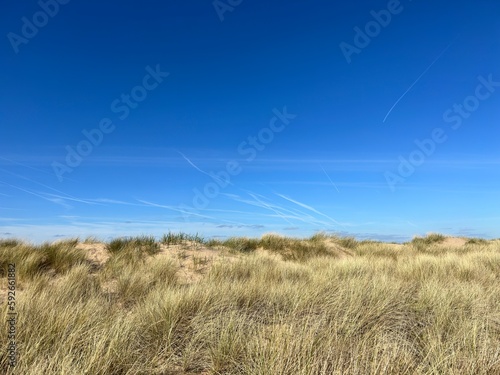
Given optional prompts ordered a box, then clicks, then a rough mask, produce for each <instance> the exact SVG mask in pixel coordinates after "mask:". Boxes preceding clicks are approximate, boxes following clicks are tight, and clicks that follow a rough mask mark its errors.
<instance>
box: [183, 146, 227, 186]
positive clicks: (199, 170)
mask: <svg viewBox="0 0 500 375" xmlns="http://www.w3.org/2000/svg"><path fill="white" fill-rule="evenodd" d="M176 151H177V150H176ZM177 152H178V153H179V154H180V155H181V156H182V157H183V158H184V160H186V161H187V162H188V163H189V164H190V165H191V166H192V167H193V168H194V169H196V170H197V171H198V172H201V173H203V174H205V175H207V176H209V177H210V178H212V179H214V180H217V181H219V182H220V183H221V184H224V183H228V184H229V185H233V183H232V182H231V181H222V180H221V179H220V178H219V177H217V176H215V175H211V174H210V173H207V172H205V171H204V170H203V169H201V168H199V167H198V166H197V165H196V164H194V163H193V162H192V161H191V160H189V158H188V157H187V156H186V155H184V154H183V153H182V152H180V151H177Z"/></svg>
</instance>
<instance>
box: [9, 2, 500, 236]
mask: <svg viewBox="0 0 500 375" xmlns="http://www.w3.org/2000/svg"><path fill="white" fill-rule="evenodd" d="M499 14H500V3H499V2H498V1H496V0H481V1H474V2H473V1H461V0H458V1H455V2H453V5H451V4H450V2H445V1H439V0H438V1H434V2H424V1H410V0H406V1H397V0H391V1H355V2H351V3H349V2H340V3H336V2H332V1H326V0H325V1H323V0H313V1H308V2H306V1H289V0H288V1H284V0H276V1H272V2H269V1H247V0H243V1H239V0H218V1H169V2H163V1H140V2H139V1H122V2H120V3H119V4H118V3H116V2H113V3H111V2H108V3H103V2H98V1H85V2H81V1H76V0H71V1H68V0H64V1H63V0H59V2H56V0H42V1H40V2H36V1H26V2H18V1H12V0H9V1H7V2H6V3H5V4H4V10H3V12H2V13H1V15H0V25H1V26H0V28H1V29H2V35H3V42H1V43H0V56H1V58H0V69H1V71H2V72H3V74H2V80H1V85H0V95H1V97H2V104H1V111H0V123H1V131H0V236H2V237H21V238H25V239H28V240H32V241H42V240H53V239H56V238H59V237H62V236H73V237H74V236H80V237H85V236H87V235H94V236H97V237H100V238H102V239H108V238H110V237H116V236H123V235H136V234H151V235H158V236H159V235H161V234H162V233H165V232H168V231H183V232H188V233H196V232H197V233H199V234H201V235H204V236H206V237H211V236H219V237H224V236H233V235H237V236H243V235H246V236H260V235H262V234H263V233H267V232H279V233H282V234H285V235H289V236H307V235H311V234H313V233H315V232H317V231H327V232H335V233H340V234H343V235H354V236H357V237H358V238H374V239H381V240H389V241H403V240H407V239H409V238H411V237H412V236H414V235H424V234H426V233H428V232H442V233H446V234H453V235H464V236H481V237H487V238H490V237H500V225H499V224H500V203H499V202H500V199H498V198H499V184H500V173H499V166H500V157H499V151H498V150H499V136H500V130H499V129H500V127H499V125H500V111H499V108H500V18H499V17H498V15H499Z"/></svg>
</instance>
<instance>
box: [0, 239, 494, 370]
mask: <svg viewBox="0 0 500 375" xmlns="http://www.w3.org/2000/svg"><path fill="white" fill-rule="evenodd" d="M446 240H447V238H446V237H444V236H442V237H441V235H431V236H428V238H425V237H424V238H416V239H414V240H413V241H411V242H409V243H406V244H403V245H395V244H385V243H380V242H373V241H356V240H355V239H353V238H339V237H335V236H329V235H325V234H318V235H315V236H312V237H310V238H307V239H293V238H286V237H280V236H277V235H267V236H264V237H263V238H261V239H248V238H231V239H228V240H225V241H214V240H204V239H202V238H200V237H198V236H189V235H184V234H182V235H177V234H171V233H170V234H168V235H165V236H164V237H163V238H162V239H161V240H160V241H156V240H154V239H153V238H151V237H144V236H143V237H139V238H132V239H119V240H114V241H111V242H110V243H108V244H107V245H106V246H105V247H103V248H105V249H106V250H105V251H107V252H108V255H109V259H107V261H106V262H105V263H103V264H100V265H98V266H96V265H95V264H92V263H91V262H90V261H89V260H88V258H87V256H86V253H85V251H84V250H83V249H82V248H81V247H78V246H77V244H78V241H77V240H71V241H63V242H59V243H57V244H44V245H41V246H33V245H30V244H26V243H24V242H22V241H13V240H3V241H0V264H1V265H2V271H1V277H2V278H1V280H2V284H1V286H2V289H6V286H7V273H8V272H7V267H8V264H9V263H15V264H16V278H17V281H18V283H17V290H16V310H17V313H18V320H17V335H16V341H17V346H18V362H17V365H16V366H15V367H9V365H8V358H7V356H6V345H5V343H6V342H7V337H6V336H7V329H8V324H7V312H8V307H7V304H6V301H5V299H6V297H3V298H4V300H3V301H2V303H1V310H0V311H1V314H0V315H1V317H2V321H1V324H0V341H1V342H2V344H3V345H4V346H5V347H4V348H2V352H1V355H0V372H1V373H5V374H33V375H37V374H40V375H41V374H103V375H104V374H117V375H118V374H262V375H267V374H290V375H292V374H304V375H306V374H307V375H309V374H325V375H326V374H339V375H340V374H381V375H382V374H394V375H396V374H398V375H399V374H422V375H423V374H426V375H431V374H432V375H437V374H451V375H454V374H456V375H459V374H460V375H464V374H470V375H472V374H484V375H497V374H500V241H485V240H479V239H471V240H463V241H462V242H463V243H461V244H459V245H457V244H454V245H449V244H447V242H446ZM94 243H95V242H94V241H85V245H86V246H93V244H94ZM176 246H177V247H176ZM190 246H191V247H190ZM176 249H177V250H176ZM188 250H189V251H191V250H192V251H193V252H201V251H205V252H210V254H212V253H214V254H219V252H223V251H227V252H228V253H229V254H231V257H230V258H229V257H228V258H225V257H220V258H218V261H217V262H215V261H214V262H212V263H211V265H210V267H208V268H207V269H206V272H204V273H203V274H200V275H199V276H200V277H199V278H198V279H196V280H195V281H192V282H187V281H186V279H184V278H183V275H184V273H185V272H186V264H187V263H182V262H181V261H180V260H178V259H180V258H176V257H175V256H174V257H171V258H169V257H167V255H169V254H170V253H172V252H174V251H183V252H186V251H188ZM163 255H165V256H163ZM186 256H188V255H186Z"/></svg>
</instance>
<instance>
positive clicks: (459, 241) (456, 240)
mask: <svg viewBox="0 0 500 375" xmlns="http://www.w3.org/2000/svg"><path fill="white" fill-rule="evenodd" d="M466 242H467V239H466V238H461V237H446V239H445V240H444V241H443V242H439V243H437V245H440V246H446V247H462V246H464V245H465V243H466Z"/></svg>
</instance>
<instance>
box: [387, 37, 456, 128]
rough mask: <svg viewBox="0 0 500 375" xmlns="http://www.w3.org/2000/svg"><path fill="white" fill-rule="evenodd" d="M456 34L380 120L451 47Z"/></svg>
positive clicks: (388, 113)
mask: <svg viewBox="0 0 500 375" xmlns="http://www.w3.org/2000/svg"><path fill="white" fill-rule="evenodd" d="M457 38H458V36H456V37H455V39H453V40H452V41H451V43H450V44H448V45H447V46H446V48H445V49H444V50H442V51H441V53H440V54H439V55H438V57H436V58H435V59H434V61H433V62H432V63H431V64H430V65H429V66H428V67H427V68H426V69H425V70H424V72H423V73H422V74H420V76H419V77H418V78H417V79H416V80H415V82H413V83H412V84H411V86H410V87H408V89H407V90H406V91H405V92H404V93H403V95H401V97H400V98H399V99H398V100H396V103H394V105H393V106H392V107H391V109H389V112H387V114H386V115H385V117H384V121H382V122H385V120H387V117H389V115H390V114H391V112H392V110H393V109H394V108H395V107H396V106H397V105H398V103H399V102H400V101H401V100H402V99H403V98H404V97H405V95H406V94H408V92H409V91H410V90H411V89H412V88H413V86H415V85H416V84H417V82H418V81H420V79H421V78H422V77H423V76H424V75H425V73H427V72H428V71H429V69H430V68H432V66H433V65H434V64H435V63H436V62H437V61H438V60H439V59H440V58H441V56H443V54H444V53H445V52H446V51H447V50H448V48H450V47H451V45H452V44H453V43H455V40H457Z"/></svg>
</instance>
